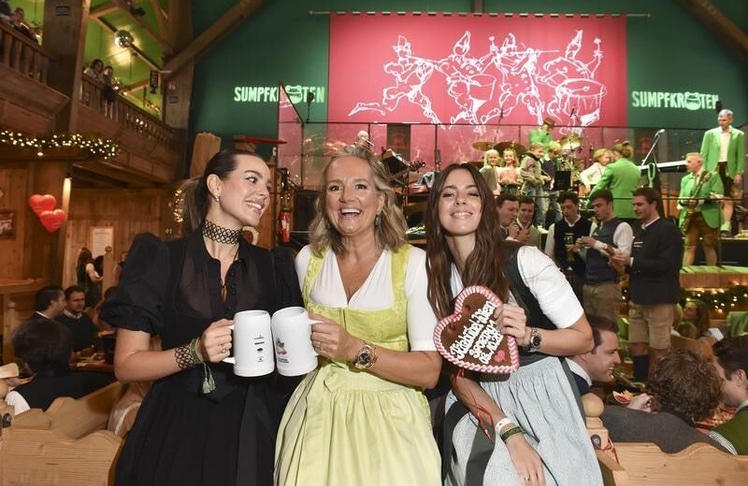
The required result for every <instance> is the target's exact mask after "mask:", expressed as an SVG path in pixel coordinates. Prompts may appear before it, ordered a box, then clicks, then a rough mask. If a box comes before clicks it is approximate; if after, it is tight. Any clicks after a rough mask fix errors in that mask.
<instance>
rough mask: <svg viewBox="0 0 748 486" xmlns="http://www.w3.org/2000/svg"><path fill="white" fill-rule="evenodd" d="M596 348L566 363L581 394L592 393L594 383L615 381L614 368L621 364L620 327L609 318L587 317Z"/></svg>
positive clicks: (573, 357) (571, 358)
mask: <svg viewBox="0 0 748 486" xmlns="http://www.w3.org/2000/svg"><path fill="white" fill-rule="evenodd" d="M587 320H588V321H589V323H590V327H591V328H592V339H593V341H594V342H595V347H594V348H592V351H590V352H589V353H584V354H578V355H576V356H572V357H570V358H569V359H568V360H567V361H566V362H567V363H568V364H569V369H570V370H571V373H572V374H573V375H574V381H575V382H576V384H577V388H579V394H580V395H584V394H586V393H589V392H590V387H591V386H592V382H593V381H596V382H600V383H608V382H610V381H613V368H615V367H616V365H618V364H621V357H620V355H619V354H618V325H617V324H616V323H615V322H613V321H611V320H610V319H608V318H607V317H601V316H595V315H590V314H588V315H587Z"/></svg>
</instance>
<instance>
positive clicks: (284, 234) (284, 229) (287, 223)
mask: <svg viewBox="0 0 748 486" xmlns="http://www.w3.org/2000/svg"><path fill="white" fill-rule="evenodd" d="M278 225H279V228H278V236H279V238H280V241H281V243H288V242H290V241H291V209H290V208H285V207H284V208H283V209H281V211H280V214H279V215H278Z"/></svg>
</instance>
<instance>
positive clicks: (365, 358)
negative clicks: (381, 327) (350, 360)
mask: <svg viewBox="0 0 748 486" xmlns="http://www.w3.org/2000/svg"><path fill="white" fill-rule="evenodd" d="M369 361H371V352H369V350H364V351H362V352H361V353H360V354H359V355H358V359H357V360H356V363H358V364H362V365H365V364H369Z"/></svg>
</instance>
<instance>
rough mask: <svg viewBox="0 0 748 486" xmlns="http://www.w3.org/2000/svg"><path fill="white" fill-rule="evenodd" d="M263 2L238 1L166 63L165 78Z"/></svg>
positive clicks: (244, 18)
mask: <svg viewBox="0 0 748 486" xmlns="http://www.w3.org/2000/svg"><path fill="white" fill-rule="evenodd" d="M265 2H266V0H240V1H239V2H237V3H236V5H234V6H233V7H231V9H229V11H228V12H226V13H225V14H224V15H223V17H221V18H220V19H218V20H217V21H216V22H215V23H213V25H211V26H210V27H208V28H207V29H206V30H205V32H203V33H202V34H200V36H199V37H198V38H197V39H195V40H194V41H192V43H190V45H188V46H187V47H185V48H184V49H182V50H181V51H180V52H178V53H177V54H176V55H175V56H174V57H173V58H171V59H170V60H169V61H167V62H166V64H165V65H164V69H163V72H164V74H165V77H166V78H170V77H171V76H173V74H174V73H175V72H176V71H179V70H180V69H181V68H182V67H184V66H185V65H186V64H187V63H189V62H194V61H195V60H196V59H197V58H199V57H200V56H201V55H202V54H203V53H205V52H206V51H207V50H208V49H210V48H211V47H212V46H213V45H214V44H215V43H216V42H218V40H219V39H221V38H222V37H223V36H225V35H226V34H228V33H229V32H231V31H232V30H233V29H234V28H236V27H237V26H238V25H240V24H241V23H242V22H244V21H245V20H246V19H247V18H248V17H249V16H250V15H252V14H253V13H254V12H255V11H256V10H257V9H258V8H260V7H261V6H262V5H264V4H265Z"/></svg>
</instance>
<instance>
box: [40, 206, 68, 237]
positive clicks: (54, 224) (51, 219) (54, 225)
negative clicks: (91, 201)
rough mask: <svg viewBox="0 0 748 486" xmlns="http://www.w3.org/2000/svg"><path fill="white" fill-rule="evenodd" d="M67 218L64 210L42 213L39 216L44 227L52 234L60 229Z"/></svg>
mask: <svg viewBox="0 0 748 486" xmlns="http://www.w3.org/2000/svg"><path fill="white" fill-rule="evenodd" d="M66 218H67V215H66V214H65V211H63V210H62V209H55V210H54V211H42V212H41V214H39V220H40V221H41V222H42V226H44V227H45V228H46V229H47V231H49V232H50V233H53V232H55V231H57V230H58V229H60V227H62V224H63V223H64V222H65V219H66Z"/></svg>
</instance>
